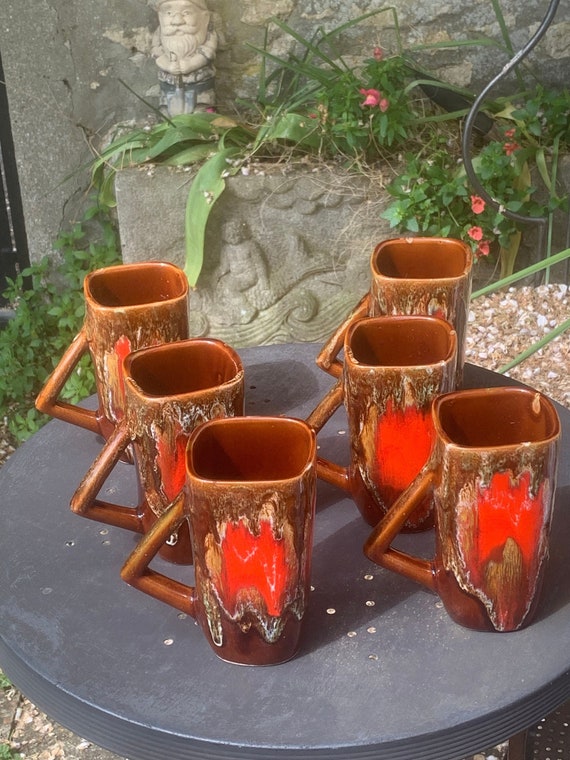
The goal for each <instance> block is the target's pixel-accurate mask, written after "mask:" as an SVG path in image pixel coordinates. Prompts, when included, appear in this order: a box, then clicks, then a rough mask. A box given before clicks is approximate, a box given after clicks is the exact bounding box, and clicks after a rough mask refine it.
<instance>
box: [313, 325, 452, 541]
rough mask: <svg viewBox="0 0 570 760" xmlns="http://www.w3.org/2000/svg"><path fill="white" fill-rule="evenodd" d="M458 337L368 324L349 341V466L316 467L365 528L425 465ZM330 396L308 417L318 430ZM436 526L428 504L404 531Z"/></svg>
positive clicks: (437, 328)
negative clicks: (342, 492)
mask: <svg viewBox="0 0 570 760" xmlns="http://www.w3.org/2000/svg"><path fill="white" fill-rule="evenodd" d="M456 349H457V340H456V334H455V331H454V330H453V328H452V327H451V325H450V324H449V323H448V322H446V321H444V320H441V319H436V318H433V317H427V316H386V317H367V318H364V319H360V320H357V321H356V322H354V323H353V324H352V325H351V326H350V327H349V328H348V331H347V333H346V337H345V343H344V370H343V380H342V382H341V383H340V384H339V389H340V388H341V387H342V397H343V400H344V404H345V407H346V410H347V417H348V426H349V433H350V465H349V467H348V468H347V469H343V468H339V467H338V465H334V464H332V463H330V462H327V461H326V460H324V459H322V458H321V459H319V466H318V474H319V477H321V478H322V479H323V480H327V481H328V482H331V483H333V484H335V485H340V486H341V487H343V488H345V489H346V490H348V491H349V492H350V493H351V495H352V497H353V499H354V501H355V502H356V504H357V506H358V508H359V510H360V512H361V513H362V515H363V517H364V519H365V520H366V521H367V522H368V523H369V524H370V525H376V523H377V522H378V521H379V520H380V519H381V518H382V517H383V516H384V515H385V514H386V512H387V511H388V509H389V508H390V507H391V506H392V504H393V503H394V502H395V501H396V499H397V498H398V496H400V494H401V493H402V492H403V491H404V490H405V489H406V488H407V487H408V485H409V484H410V483H411V482H412V480H414V478H415V477H416V476H417V475H418V473H419V472H420V470H421V469H422V467H423V466H424V465H425V463H426V462H427V459H428V457H429V455H430V453H431V449H432V446H433V443H434V439H435V433H434V428H433V421H432V416H431V404H432V401H433V400H434V399H435V398H436V397H437V396H438V395H440V394H441V393H446V392H448V391H450V390H452V389H453V387H454V384H455V368H456ZM339 393H340V391H339V390H338V391H337V390H335V391H334V392H333V393H331V394H329V395H328V396H327V397H325V399H324V400H323V402H321V404H320V405H319V407H317V409H316V410H315V411H314V412H313V413H312V414H311V415H310V416H309V418H308V422H309V424H311V425H312V426H313V427H314V428H315V429H317V430H319V429H320V427H322V424H324V422H325V421H326V419H328V416H329V414H328V412H329V411H331V410H332V411H334V409H336V406H337V405H338V395H339ZM432 525H433V509H432V503H431V498H426V499H425V501H424V504H423V507H422V508H421V509H420V508H418V509H417V510H415V511H414V514H413V515H411V516H410V517H409V519H408V520H407V521H406V523H405V530H411V531H414V530H424V529H426V528H429V527H431V526H432Z"/></svg>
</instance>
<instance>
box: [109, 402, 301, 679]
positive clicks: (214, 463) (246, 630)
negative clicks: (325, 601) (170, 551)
mask: <svg viewBox="0 0 570 760" xmlns="http://www.w3.org/2000/svg"><path fill="white" fill-rule="evenodd" d="M315 463H316V436H315V433H314V431H313V430H311V428H310V427H309V426H308V425H307V424H306V423H305V422H303V421H302V420H298V419H293V418H288V417H241V418H240V417H234V418H230V419H223V420H222V419H219V420H213V421H211V422H206V423H204V424H203V425H201V426H200V427H199V428H197V429H196V430H195V431H194V432H193V433H192V435H191V437H190V440H189V443H188V449H187V457H186V466H187V489H188V498H187V500H186V501H185V502H183V501H179V502H177V503H176V504H175V505H174V506H173V507H172V508H171V509H170V510H169V511H168V512H167V513H166V514H165V515H164V516H163V517H162V518H161V519H160V520H159V521H158V522H157V523H156V525H155V526H154V528H153V529H152V530H151V531H150V533H148V534H147V535H146V536H145V537H144V538H143V539H141V541H140V543H139V545H138V546H137V547H136V549H135V550H134V552H133V553H132V554H131V556H130V557H129V558H128V560H127V561H126V563H125V565H124V567H123V569H122V571H121V576H122V578H123V580H125V581H126V582H127V583H129V584H130V585H132V586H134V587H136V588H138V589H140V590H141V591H144V592H145V593H147V594H150V595H151V596H154V597H156V598H157V599H160V600H161V601H163V602H166V603H167V604H170V605H172V606H173V607H176V608H177V609H180V610H182V611H183V612H185V613H187V614H189V615H191V616H193V617H194V618H196V620H197V621H198V623H199V624H200V626H201V627H202V629H203V631H204V634H205V636H206V638H207V640H208V642H209V643H210V646H211V647H212V649H213V650H214V651H215V653H216V654H217V655H218V656H219V657H220V658H221V659H223V660H226V661H228V662H235V663H239V664H243V665H272V664H277V663H280V662H284V661H286V660H289V659H290V658H291V657H293V656H294V655H295V653H296V651H297V648H298V645H299V638H300V632H301V623H302V619H303V615H304V613H305V608H306V606H307V602H308V596H309V593H310V585H309V582H310V570H311V551H312V540H313V523H314V513H315V502H316V470H315ZM185 517H187V518H188V521H189V524H190V533H191V537H192V547H193V552H194V571H195V586H193V587H190V586H186V585H185V584H183V583H181V582H180V581H175V580H173V579H171V578H168V577H167V576H165V575H162V574H160V573H158V572H156V571H153V570H150V569H149V568H148V565H149V563H150V562H151V561H152V558H153V557H154V556H155V555H156V553H157V551H158V550H159V549H160V547H161V546H162V545H163V543H164V541H165V539H167V538H168V536H170V534H171V533H172V532H173V531H176V530H178V528H179V526H180V525H181V524H182V523H183V521H184V519H185Z"/></svg>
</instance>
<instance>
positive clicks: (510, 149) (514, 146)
mask: <svg viewBox="0 0 570 760" xmlns="http://www.w3.org/2000/svg"><path fill="white" fill-rule="evenodd" d="M520 147H521V146H520V145H519V144H518V143H516V142H506V143H505V144H504V145H503V150H504V151H505V153H506V154H507V156H512V154H513V153H514V152H515V150H518V149H519V148H520Z"/></svg>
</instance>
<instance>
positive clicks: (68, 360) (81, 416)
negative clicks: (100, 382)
mask: <svg viewBox="0 0 570 760" xmlns="http://www.w3.org/2000/svg"><path fill="white" fill-rule="evenodd" d="M88 348H89V344H88V342H87V337H86V335H85V331H84V330H81V331H80V332H79V333H78V334H77V335H76V336H75V338H74V339H73V341H72V343H71V345H70V346H69V348H67V349H66V351H65V353H64V354H63V356H62V357H61V359H60V361H59V364H58V365H57V367H56V368H55V369H54V371H53V372H52V373H51V375H50V376H49V377H48V379H47V381H46V384H45V385H44V387H43V388H42V390H41V391H40V393H39V394H38V397H37V398H36V409H37V410H38V411H39V412H43V413H44V414H49V416H50V417H55V418H56V419H60V420H63V421H64V422H70V423H71V424H72V425H78V426H79V427H82V428H85V429H86V430H90V431H91V432H92V433H100V432H101V428H100V425H99V420H98V418H97V412H95V411H92V410H91V409H83V408H82V407H80V406H76V405H75V404H70V403H69V402H67V401H58V396H59V394H60V393H61V391H62V389H63V387H64V385H65V383H66V382H67V381H68V379H69V377H70V376H71V373H72V372H73V370H74V369H75V367H76V366H77V364H78V363H79V360H80V359H81V357H82V356H83V355H84V354H86V353H87V351H88Z"/></svg>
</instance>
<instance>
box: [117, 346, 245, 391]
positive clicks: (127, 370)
mask: <svg viewBox="0 0 570 760" xmlns="http://www.w3.org/2000/svg"><path fill="white" fill-rule="evenodd" d="M203 346H210V347H215V348H216V349H217V350H218V351H219V352H220V355H224V357H225V358H226V359H229V360H230V361H231V362H232V363H233V365H234V369H235V374H234V376H233V377H231V378H229V379H228V380H225V381H224V382H219V383H214V384H212V385H207V386H204V387H203V388H199V389H195V390H188V391H180V392H178V393H168V394H157V393H149V392H148V391H146V390H145V389H144V388H142V387H141V386H140V384H139V383H138V382H137V381H136V380H135V378H134V377H133V376H132V375H131V371H132V364H133V363H134V362H137V361H139V360H140V359H141V357H142V358H143V359H144V358H145V357H148V356H150V357H153V356H156V355H158V356H160V354H166V353H178V352H180V353H181V354H183V353H184V352H186V351H187V350H188V349H191V348H197V349H199V348H200V347H203ZM123 371H124V378H125V383H128V385H129V389H130V390H131V391H132V392H133V393H136V394H137V395H138V396H139V397H141V398H143V399H144V400H145V401H147V402H151V401H156V400H159V401H161V402H162V401H163V400H164V399H165V398H167V399H168V400H169V401H174V400H176V399H180V398H188V397H191V396H195V395H198V394H201V393H204V392H205V391H211V390H212V389H214V388H219V389H220V390H223V389H224V388H228V387H231V386H232V385H235V384H236V383H239V382H241V381H242V380H243V378H244V375H245V370H244V368H243V364H242V361H241V357H240V356H239V354H238V353H237V351H236V350H235V349H234V348H232V347H231V346H230V345H228V344H227V343H225V342H224V341H222V340H220V339H219V338H186V339H184V340H177V341H172V342H170V343H160V344H159V345H156V346H145V347H143V348H138V349H136V350H135V351H131V352H130V353H129V354H127V356H126V357H125V359H124V360H123Z"/></svg>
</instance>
